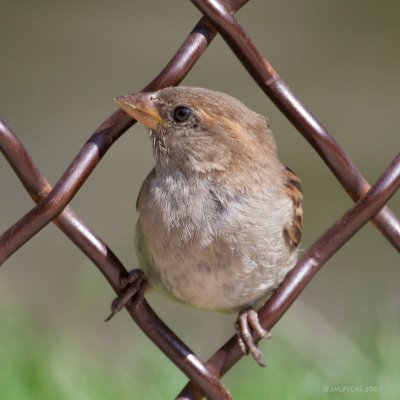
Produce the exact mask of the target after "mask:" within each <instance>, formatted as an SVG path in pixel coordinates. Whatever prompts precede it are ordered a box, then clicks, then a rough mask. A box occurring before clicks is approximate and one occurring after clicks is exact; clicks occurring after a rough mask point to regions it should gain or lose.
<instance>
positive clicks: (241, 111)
mask: <svg viewBox="0 0 400 400" xmlns="http://www.w3.org/2000/svg"><path fill="white" fill-rule="evenodd" d="M115 102H116V103H117V104H118V106H119V107H120V108H122V110H124V111H125V112H126V113H127V114H129V115H130V116H131V117H132V118H134V119H135V120H137V121H138V122H140V123H142V124H143V125H145V126H146V127H147V128H149V134H150V137H151V139H152V147H153V153H154V159H155V167H154V168H153V169H152V170H151V171H150V173H149V174H148V175H147V177H146V179H145V180H144V182H143V184H142V187H141V189H140V192H139V195H138V199H137V203H136V209H137V211H138V214H139V218H138V222H137V225H136V234H135V243H136V250H137V255H138V260H139V264H140V267H141V269H142V270H143V271H144V272H145V275H146V281H147V286H146V290H147V289H148V288H152V287H158V288H159V289H160V290H161V291H162V292H164V293H166V294H167V295H168V296H169V297H172V298H174V299H176V300H178V301H180V302H183V303H186V304H189V305H191V306H193V307H195V308H199V309H205V310H213V311H222V312H237V313H238V319H237V322H236V329H237V337H238V342H239V345H240V348H241V349H242V351H243V352H244V353H246V354H249V353H250V354H251V355H252V356H253V358H254V359H255V360H256V362H257V363H258V364H259V365H261V366H264V365H265V364H264V362H263V355H262V352H261V350H260V349H259V347H258V345H257V344H256V342H255V340H254V337H255V336H256V335H258V336H259V338H262V337H264V338H268V337H269V336H270V333H269V332H268V331H267V330H266V329H265V328H264V327H263V326H262V325H261V323H260V321H259V319H258V314H257V311H256V310H257V309H258V308H259V307H260V306H261V305H262V304H263V303H264V302H265V301H266V300H267V299H268V298H269V297H270V296H271V294H272V293H273V292H274V290H275V289H276V288H277V286H278V285H279V284H280V283H281V282H282V281H283V279H284V278H285V276H286V275H287V273H288V272H289V271H290V270H291V269H292V268H293V267H294V265H295V264H296V261H297V258H298V252H299V245H300V240H301V234H302V227H303V211H302V197H303V196H302V188H301V181H300V179H299V178H298V177H297V175H296V174H295V173H294V172H293V171H292V170H291V169H289V168H288V167H286V166H285V165H284V164H283V163H282V162H281V161H280V160H279V158H278V155H277V146H276V142H275V139H274V136H273V135H272V132H271V128H270V123H269V120H268V119H267V118H265V117H264V116H262V115H260V114H258V113H256V112H254V111H252V110H251V109H249V108H248V107H247V106H245V105H244V104H243V103H241V102H240V101H239V100H237V99H236V98H234V97H231V96H230V95H228V94H225V93H222V92H218V91H215V90H210V89H204V88H198V87H188V86H178V87H167V88H164V89H161V90H158V91H152V92H138V93H136V94H127V95H124V96H120V97H117V98H116V99H115ZM128 297H129V296H128ZM127 301H128V299H127V296H125V298H122V297H121V298H117V299H116V300H115V301H114V302H113V305H112V313H113V314H114V313H115V312H117V311H119V310H120V309H122V308H123V306H124V305H126V303H127Z"/></svg>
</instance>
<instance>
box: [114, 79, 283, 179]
mask: <svg viewBox="0 0 400 400" xmlns="http://www.w3.org/2000/svg"><path fill="white" fill-rule="evenodd" d="M115 101H116V103H117V104H118V105H119V106H120V107H121V108H122V109H123V110H124V111H125V112H127V113H128V114H129V115H130V116H131V117H133V118H134V119H136V120H137V121H139V122H141V123H142V124H144V125H146V126H147V127H148V128H150V134H151V136H152V138H153V146H154V153H155V157H156V162H157V169H175V170H178V171H179V172H182V173H184V174H187V173H198V174H208V173H214V174H218V173H220V172H228V171H229V170H232V172H233V170H237V169H238V168H239V169H242V170H243V169H247V168H251V167H252V163H266V162H267V161H268V160H271V157H272V158H273V159H276V145H275V142H274V139H273V137H272V134H271V133H270V131H269V126H268V121H267V120H266V119H265V118H264V117H263V116H261V115H259V114H257V113H255V112H254V111H252V110H250V109H249V108H247V107H246V106H245V105H243V104H242V103H241V102H239V101H238V100H236V99H234V98H233V97H231V96H228V95H227V94H224V93H221V92H216V91H213V90H207V89H202V88H194V87H183V86H180V87H170V88H166V89H162V90H159V91H155V92H140V93H137V94H133V95H131V94H129V95H125V96H121V97H117V98H116V99H115Z"/></svg>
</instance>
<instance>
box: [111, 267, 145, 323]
mask: <svg viewBox="0 0 400 400" xmlns="http://www.w3.org/2000/svg"><path fill="white" fill-rule="evenodd" d="M120 289H121V294H120V295H119V296H118V297H117V298H115V299H114V300H113V302H112V303H111V313H110V315H109V316H108V317H107V318H106V319H105V322H108V321H109V320H110V319H111V318H113V317H114V315H115V314H117V313H118V312H120V311H121V310H122V309H123V308H124V307H125V306H126V305H127V304H128V303H129V302H130V301H131V300H133V306H134V307H135V306H136V305H137V304H138V303H139V302H140V301H141V300H143V297H144V292H145V291H146V289H147V280H146V277H145V276H144V274H143V271H141V270H140V269H134V270H132V271H130V272H129V274H128V275H127V276H126V277H124V278H122V279H121V283H120Z"/></svg>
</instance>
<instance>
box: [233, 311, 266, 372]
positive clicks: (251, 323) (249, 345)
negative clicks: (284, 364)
mask: <svg viewBox="0 0 400 400" xmlns="http://www.w3.org/2000/svg"><path fill="white" fill-rule="evenodd" d="M236 332H237V337H238V342H239V346H240V349H241V350H242V352H243V353H244V354H249V353H250V354H251V355H252V356H253V358H254V360H256V362H257V364H258V365H259V366H260V367H265V366H266V365H265V364H264V362H263V354H262V352H261V350H260V349H259V348H258V345H257V342H256V341H257V340H258V339H263V338H264V339H269V338H270V337H271V334H270V333H269V332H268V331H267V330H266V329H264V328H263V327H262V325H261V323H260V320H259V319H258V314H257V312H256V311H254V310H253V309H252V308H251V307H249V308H246V309H244V310H242V311H240V313H239V316H238V319H237V321H236Z"/></svg>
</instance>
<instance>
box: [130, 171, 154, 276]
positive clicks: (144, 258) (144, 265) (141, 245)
mask: <svg viewBox="0 0 400 400" xmlns="http://www.w3.org/2000/svg"><path fill="white" fill-rule="evenodd" d="M155 175H156V168H155V167H154V168H153V169H152V170H151V171H150V173H149V174H148V175H147V177H146V179H145V180H144V182H143V184H142V187H141V188H140V192H139V195H138V198H137V200H136V210H137V211H139V209H140V208H141V204H143V202H145V201H146V200H145V198H146V193H147V191H148V190H149V187H150V182H151V181H152V180H153V179H154V177H155ZM135 249H136V254H137V258H138V261H139V266H140V268H141V269H143V270H144V271H145V273H146V275H147V274H149V273H150V272H151V267H152V260H151V257H150V254H149V252H148V251H147V249H146V243H145V240H144V236H143V232H142V227H141V225H140V221H138V222H137V224H136V230H135Z"/></svg>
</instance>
